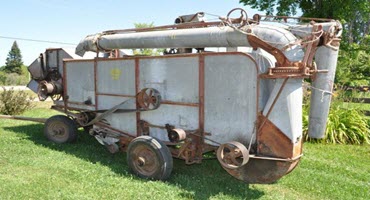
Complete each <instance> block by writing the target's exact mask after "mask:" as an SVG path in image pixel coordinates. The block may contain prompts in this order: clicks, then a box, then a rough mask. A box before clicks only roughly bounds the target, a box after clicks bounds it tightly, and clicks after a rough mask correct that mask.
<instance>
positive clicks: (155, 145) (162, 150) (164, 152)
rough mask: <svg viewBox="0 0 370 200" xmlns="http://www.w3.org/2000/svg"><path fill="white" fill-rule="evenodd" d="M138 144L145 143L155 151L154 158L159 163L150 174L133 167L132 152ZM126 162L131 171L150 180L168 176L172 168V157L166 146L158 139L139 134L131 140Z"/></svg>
mask: <svg viewBox="0 0 370 200" xmlns="http://www.w3.org/2000/svg"><path fill="white" fill-rule="evenodd" d="M140 145H145V146H146V147H147V148H150V149H151V150H152V151H154V152H155V155H156V159H157V160H158V162H159V163H160V168H159V169H157V170H156V171H155V172H154V173H153V174H152V175H151V176H147V175H145V174H141V173H140V172H139V171H137V170H136V169H135V167H134V160H133V155H132V152H133V151H134V150H135V148H137V147H138V146H140ZM127 163H128V166H129V168H130V170H131V172H132V173H133V174H135V175H137V176H139V177H140V178H144V179H151V180H166V179H168V178H169V177H170V175H171V172H172V168H173V159H172V155H171V152H170V150H169V149H168V147H167V146H166V145H165V144H164V143H163V142H162V141H160V140H158V139H156V138H153V137H150V136H140V137H137V138H135V139H134V140H132V141H131V142H130V144H129V146H128V149H127Z"/></svg>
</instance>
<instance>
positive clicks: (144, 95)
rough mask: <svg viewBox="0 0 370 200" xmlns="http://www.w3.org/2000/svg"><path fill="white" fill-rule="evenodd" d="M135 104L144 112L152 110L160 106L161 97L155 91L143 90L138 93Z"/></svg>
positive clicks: (150, 89)
mask: <svg viewBox="0 0 370 200" xmlns="http://www.w3.org/2000/svg"><path fill="white" fill-rule="evenodd" d="M137 102H138V104H139V106H140V108H142V109H144V110H154V109H157V108H158V107H159V105H160V104H161V95H160V93H159V92H158V90H156V89H153V88H144V89H142V90H141V91H140V92H139V93H138V95H137Z"/></svg>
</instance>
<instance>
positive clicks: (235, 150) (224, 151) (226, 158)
mask: <svg viewBox="0 0 370 200" xmlns="http://www.w3.org/2000/svg"><path fill="white" fill-rule="evenodd" d="M217 159H218V161H219V162H220V164H221V165H222V166H223V167H225V168H228V169H237V168H239V167H242V166H243V165H245V164H247V163H248V161H249V150H248V149H247V148H246V147H245V146H244V145H243V144H241V143H240V142H236V141H232V142H228V143H225V144H222V145H221V146H220V147H219V148H218V149H217Z"/></svg>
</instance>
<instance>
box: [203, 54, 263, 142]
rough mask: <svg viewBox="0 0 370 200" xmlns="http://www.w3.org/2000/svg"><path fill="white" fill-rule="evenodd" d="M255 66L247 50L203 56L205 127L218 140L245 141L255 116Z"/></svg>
mask: <svg viewBox="0 0 370 200" xmlns="http://www.w3.org/2000/svg"><path fill="white" fill-rule="evenodd" d="M257 76H258V70H257V66H256V63H255V62H254V59H253V58H252V57H250V56H248V55H247V54H241V53H237V54H230V55H222V54H219V55H206V56H205V97H204V98H205V131H206V132H210V133H211V134H212V135H211V136H208V138H210V139H212V140H215V141H217V142H219V143H225V142H229V141H240V142H242V143H244V144H246V143H249V140H250V138H251V134H252V133H253V132H254V123H255V122H256V119H257V101H258V97H257V90H258V84H257V83H258V78H257Z"/></svg>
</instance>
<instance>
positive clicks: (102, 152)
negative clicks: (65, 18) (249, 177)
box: [0, 106, 370, 199]
mask: <svg viewBox="0 0 370 200" xmlns="http://www.w3.org/2000/svg"><path fill="white" fill-rule="evenodd" d="M53 114H56V112H50V110H48V109H47V108H45V106H44V107H43V108H40V107H36V108H34V109H32V110H30V111H28V112H26V113H25V114H24V115H26V116H33V117H48V116H51V115H53ZM42 131H43V125H42V124H38V123H34V122H24V121H12V120H4V119H0V199H369V197H370V146H369V145H367V146H354V145H347V146H345V145H322V144H309V143H308V144H305V146H304V154H305V155H304V157H303V158H302V161H301V163H300V164H299V165H298V167H297V168H296V169H295V170H294V171H293V172H292V173H290V174H289V175H287V176H285V177H284V178H282V179H281V180H279V181H278V182H276V183H274V184H270V185H258V184H250V185H248V184H245V183H242V182H240V181H237V180H236V179H234V178H233V177H231V176H229V175H228V174H227V173H226V172H225V171H224V170H223V169H222V168H221V167H220V165H219V164H218V162H217V160H205V161H204V162H203V163H202V164H200V165H191V166H187V165H185V163H184V162H183V161H181V160H175V162H174V170H173V173H172V176H171V177H170V179H169V180H168V181H167V182H158V181H148V180H142V179H140V178H137V177H135V176H133V175H131V174H130V173H129V171H128V168H127V165H126V155H125V154H124V153H118V154H114V155H112V154H110V153H109V152H108V151H107V150H106V149H105V148H104V147H103V146H101V145H100V144H98V142H96V141H95V139H94V138H92V137H90V136H88V134H85V133H84V132H83V131H82V130H81V131H80V134H79V139H78V141H77V142H76V143H75V144H64V145H57V144H53V143H51V142H49V141H47V140H46V138H45V137H44V136H43V134H42Z"/></svg>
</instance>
